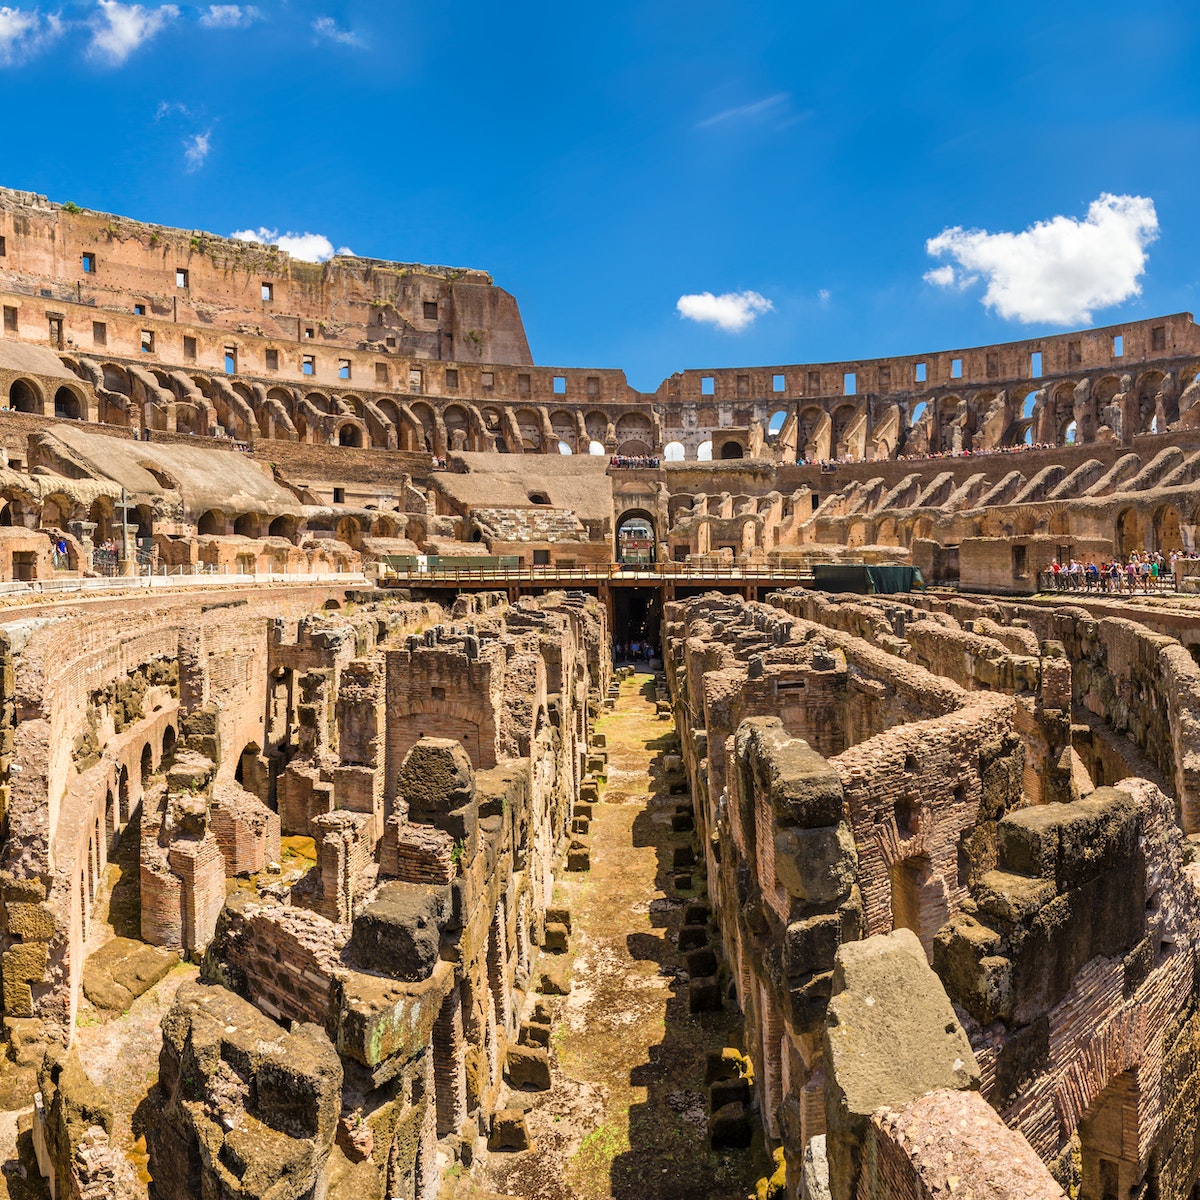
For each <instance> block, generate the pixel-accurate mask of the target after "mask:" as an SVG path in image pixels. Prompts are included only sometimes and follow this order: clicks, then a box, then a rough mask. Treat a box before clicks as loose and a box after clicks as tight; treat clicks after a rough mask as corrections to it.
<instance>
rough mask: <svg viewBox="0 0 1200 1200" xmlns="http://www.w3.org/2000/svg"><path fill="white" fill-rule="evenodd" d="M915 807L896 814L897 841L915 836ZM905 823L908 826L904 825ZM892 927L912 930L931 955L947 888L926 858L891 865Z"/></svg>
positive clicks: (945, 906) (945, 908)
mask: <svg viewBox="0 0 1200 1200" xmlns="http://www.w3.org/2000/svg"><path fill="white" fill-rule="evenodd" d="M914 811H915V806H911V805H909V806H904V807H902V808H901V809H898V811H897V814H896V832H897V836H899V837H900V838H902V839H903V838H905V837H907V836H915V833H916V822H917V821H918V820H919V817H917V816H915V815H914ZM905 822H908V823H909V824H908V825H907V826H906V824H905ZM891 876H892V928H893V929H911V930H912V931H913V933H915V934H916V935H917V937H919V938H920V939H921V944H922V945H923V946H924V947H925V952H926V953H927V954H929V955H932V953H933V938H934V934H936V933H937V931H938V930H939V929H940V928H941V927H942V925H943V924H944V923H945V921H946V920H947V919H948V917H949V915H950V906H949V902H948V900H947V897H946V888H945V886H944V884H943V882H942V879H941V876H939V875H935V874H934V873H933V870H932V868H931V867H930V863H929V859H927V858H922V857H914V858H906V859H904V860H903V861H902V862H897V863H893V864H892V868H891Z"/></svg>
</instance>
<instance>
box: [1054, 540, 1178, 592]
mask: <svg viewBox="0 0 1200 1200" xmlns="http://www.w3.org/2000/svg"><path fill="white" fill-rule="evenodd" d="M1196 557H1197V555H1196V554H1195V553H1194V552H1189V551H1182V552H1181V551H1172V553H1171V555H1170V557H1169V558H1164V557H1163V555H1162V554H1161V553H1160V552H1155V553H1153V554H1151V553H1150V552H1149V551H1144V552H1139V551H1137V550H1135V551H1134V552H1133V553H1132V554H1131V555H1129V557H1128V558H1127V559H1125V561H1124V562H1122V561H1121V559H1120V558H1119V557H1118V558H1111V559H1110V558H1105V559H1101V561H1100V562H1096V560H1095V559H1091V558H1089V559H1088V560H1087V561H1086V562H1085V561H1081V560H1080V559H1077V558H1072V559H1069V560H1068V561H1067V562H1065V563H1061V562H1059V561H1058V559H1057V558H1056V559H1054V560H1053V561H1052V562H1051V563H1050V566H1049V567H1048V568H1047V571H1046V574H1047V576H1048V577H1049V584H1050V586H1051V587H1052V588H1053V589H1054V590H1055V591H1058V592H1070V591H1076V592H1137V591H1142V592H1148V591H1150V590H1151V589H1152V588H1153V589H1156V590H1157V589H1158V588H1160V587H1162V586H1164V584H1166V581H1168V580H1170V581H1171V582H1170V586H1174V580H1175V564H1176V563H1177V562H1178V561H1179V560H1180V559H1195V558H1196Z"/></svg>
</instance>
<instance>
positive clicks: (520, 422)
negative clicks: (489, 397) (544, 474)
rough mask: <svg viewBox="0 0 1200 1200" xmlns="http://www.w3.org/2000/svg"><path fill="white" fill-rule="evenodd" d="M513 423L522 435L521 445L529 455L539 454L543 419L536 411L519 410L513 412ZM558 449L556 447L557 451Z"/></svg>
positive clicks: (530, 409)
mask: <svg viewBox="0 0 1200 1200" xmlns="http://www.w3.org/2000/svg"><path fill="white" fill-rule="evenodd" d="M513 421H514V422H515V423H516V426H517V431H518V432H519V433H520V435H521V445H522V446H523V447H524V449H525V452H526V453H527V454H538V453H540V452H541V450H542V449H543V446H542V418H541V414H540V413H539V412H537V410H536V409H532V408H518V409H516V410H515V411H514V412H513ZM557 449H558V447H557V446H555V450H556V451H557Z"/></svg>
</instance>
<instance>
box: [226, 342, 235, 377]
mask: <svg viewBox="0 0 1200 1200" xmlns="http://www.w3.org/2000/svg"><path fill="white" fill-rule="evenodd" d="M225 374H226V375H236V374H237V347H236V346H226V347H225Z"/></svg>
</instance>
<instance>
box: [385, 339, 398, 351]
mask: <svg viewBox="0 0 1200 1200" xmlns="http://www.w3.org/2000/svg"><path fill="white" fill-rule="evenodd" d="M387 348H388V349H389V350H395V348H396V339H395V338H394V337H390V338H388V340H387Z"/></svg>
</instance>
